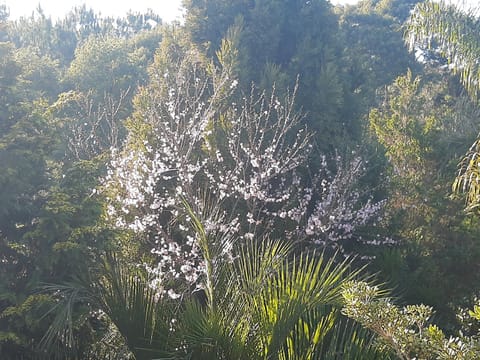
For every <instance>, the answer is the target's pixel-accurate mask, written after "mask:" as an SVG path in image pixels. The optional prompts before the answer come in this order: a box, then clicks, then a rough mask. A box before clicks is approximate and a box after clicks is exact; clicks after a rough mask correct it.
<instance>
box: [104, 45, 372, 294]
mask: <svg viewBox="0 0 480 360" xmlns="http://www.w3.org/2000/svg"><path fill="white" fill-rule="evenodd" d="M217 59H218V62H219V66H215V65H214V64H213V63H212V62H211V61H209V60H207V59H205V58H204V57H202V55H201V54H200V53H199V52H198V51H196V50H195V49H193V48H192V47H191V46H190V45H188V44H183V43H182V42H181V41H176V42H175V41H173V39H165V40H164V41H163V42H162V47H161V49H160V51H159V53H158V54H157V58H156V60H155V63H154V65H153V66H152V68H151V69H150V77H151V81H150V84H149V86H148V87H146V88H144V89H143V90H142V91H141V92H140V93H139V95H138V96H137V98H136V112H135V114H134V116H133V118H132V119H131V120H129V122H128V123H127V128H128V131H129V133H128V137H127V141H126V144H125V147H124V149H122V150H118V149H114V150H113V152H112V161H111V164H110V169H109V173H108V176H107V177H106V178H105V181H104V185H105V189H106V194H107V198H108V205H107V213H108V216H109V217H110V218H111V219H112V221H113V223H114V225H115V226H116V227H119V228H124V229H130V230H132V232H133V233H136V234H140V235H141V236H142V237H146V238H148V240H149V241H150V243H151V244H153V248H152V251H151V253H152V254H154V255H156V256H158V257H157V260H158V261H156V262H155V266H154V267H150V270H151V272H152V274H154V278H155V284H156V285H158V289H159V291H160V293H162V294H164V293H165V294H168V295H170V297H179V296H181V295H180V293H181V290H180V291H179V289H181V288H182V287H181V286H180V284H184V285H185V284H186V285H188V287H190V285H191V284H197V285H198V284H199V283H201V281H199V277H200V276H203V274H204V273H205V271H206V269H205V267H206V266H207V265H208V262H206V261H205V260H206V258H211V259H210V260H211V262H212V263H215V262H216V261H218V260H219V257H227V258H228V257H232V256H235V254H233V253H232V251H231V249H232V243H233V241H234V240H233V239H237V240H238V239H243V240H247V239H252V238H262V237H263V236H277V237H280V238H291V239H295V240H298V241H300V240H306V241H308V242H309V243H311V244H318V245H322V246H332V247H336V248H339V249H340V250H342V249H343V247H342V245H341V244H342V241H344V240H348V239H353V238H354V236H353V235H354V233H355V230H356V228H358V227H359V226H362V225H366V224H367V223H368V222H369V221H371V220H372V219H374V218H376V217H377V216H378V215H379V212H380V210H381V207H382V203H374V202H372V201H371V200H368V199H366V200H365V201H363V200H364V199H363V198H362V196H360V194H359V193H358V192H357V191H355V184H356V181H357V179H358V178H359V177H360V176H361V174H362V171H363V170H364V166H363V164H362V160H361V158H360V157H356V158H354V159H353V161H352V162H351V163H350V164H348V165H347V166H346V167H340V166H337V168H338V169H337V172H336V174H335V175H333V174H332V173H331V172H330V170H329V169H328V166H327V161H326V158H325V157H324V158H323V162H322V164H320V171H319V173H318V174H314V175H312V176H310V177H306V176H305V175H304V174H305V173H307V170H308V166H307V160H308V156H309V153H310V151H311V148H312V146H311V144H310V138H311V135H312V134H311V133H310V132H309V131H308V130H307V129H306V128H305V126H304V125H302V115H301V114H300V113H298V112H297V111H295V109H294V99H295V93H296V88H295V89H294V90H293V91H292V92H291V93H289V94H288V95H287V96H286V97H285V98H284V99H282V100H280V99H278V98H277V97H276V95H275V91H273V92H272V95H271V96H267V95H266V94H265V93H260V94H257V92H256V90H255V88H252V90H251V92H250V94H248V95H242V94H241V93H240V92H239V91H238V90H237V81H236V79H235V76H234V74H235V66H236V62H235V59H236V51H235V42H234V40H233V39H226V40H224V42H223V45H222V48H221V49H220V50H219V51H218V53H217ZM341 163H342V162H341V159H338V161H337V165H340V164H341ZM185 204H188V206H189V207H191V209H192V211H193V213H195V214H197V216H198V217H199V219H200V221H201V222H202V224H203V227H204V229H205V234H204V235H205V239H208V241H207V242H208V243H209V244H208V245H209V246H215V247H216V248H217V249H218V251H216V252H215V255H214V256H213V255H211V254H207V253H208V252H209V251H210V250H209V248H206V247H205V246H203V245H202V241H201V239H200V238H199V236H198V234H197V235H195V236H192V235H191V232H189V229H188V224H189V222H190V220H191V217H190V216H189V215H188V214H187V215H185V211H184V209H185ZM235 241H236V240H235ZM207 255H208V256H207ZM207 273H208V271H207ZM172 283H174V284H175V286H173V285H172ZM167 288H168V289H167ZM173 289H176V290H175V291H174V290H173Z"/></svg>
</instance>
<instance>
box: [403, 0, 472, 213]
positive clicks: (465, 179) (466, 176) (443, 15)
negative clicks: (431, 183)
mask: <svg viewBox="0 0 480 360" xmlns="http://www.w3.org/2000/svg"><path fill="white" fill-rule="evenodd" d="M479 31H480V25H479V22H478V19H477V17H476V16H475V15H474V13H465V12H463V11H461V10H459V9H457V8H456V7H455V6H453V5H447V4H446V3H445V2H443V1H442V2H439V3H437V2H433V1H427V2H425V3H422V4H419V5H417V6H416V8H415V11H414V12H413V14H412V16H411V18H410V20H409V24H408V33H407V38H406V39H407V42H408V43H409V44H410V47H411V49H412V50H414V49H418V48H420V49H425V48H427V49H433V50H434V51H435V52H437V53H439V54H440V55H441V56H442V57H445V58H446V59H447V60H448V62H449V64H450V66H449V68H451V69H452V71H453V72H454V73H455V74H458V75H459V77H460V80H461V82H462V84H463V85H464V86H465V89H466V90H467V92H468V93H469V94H470V95H471V96H472V97H473V98H474V99H477V97H478V92H479V84H480V68H479V66H480V65H479V64H478V58H479V57H480V38H479V37H478V33H479ZM479 145H480V141H479V140H477V141H475V142H474V144H473V145H472V146H471V148H470V150H469V152H468V153H467V154H466V155H465V157H464V158H463V160H462V162H461V163H460V166H459V171H458V176H457V178H456V180H455V182H454V185H453V190H454V191H456V192H463V193H466V207H467V210H472V211H477V208H478V207H479V205H480V176H479V172H478V169H479V166H478V165H479V161H480V160H479V159H480V156H479V148H480V147H479Z"/></svg>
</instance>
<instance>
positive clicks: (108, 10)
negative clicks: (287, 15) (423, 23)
mask: <svg viewBox="0 0 480 360" xmlns="http://www.w3.org/2000/svg"><path fill="white" fill-rule="evenodd" d="M357 1H358V0H333V1H332V3H350V4H351V3H356V2H357ZM39 3H40V4H41V6H42V8H43V10H44V12H45V14H47V15H50V16H51V17H52V18H53V19H56V18H58V17H63V15H64V14H66V13H67V12H68V11H70V10H71V9H72V8H73V7H75V6H78V5H82V4H86V5H87V8H93V9H94V10H95V11H96V12H100V13H101V14H102V15H103V16H123V15H125V14H126V13H127V12H128V11H129V10H133V11H135V12H145V11H146V10H147V9H152V10H153V11H154V12H155V13H157V14H159V15H160V17H161V18H162V19H163V20H164V21H172V20H175V19H179V18H180V17H181V11H180V7H181V6H180V3H181V0H133V1H132V0H0V4H5V5H7V7H8V8H9V9H10V18H11V19H17V18H19V17H20V16H30V15H31V14H32V12H33V11H34V10H35V9H36V8H37V6H38V4H39Z"/></svg>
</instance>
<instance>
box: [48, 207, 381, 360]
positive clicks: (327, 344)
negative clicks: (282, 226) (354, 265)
mask: <svg viewBox="0 0 480 360" xmlns="http://www.w3.org/2000/svg"><path fill="white" fill-rule="evenodd" d="M186 209H187V214H188V215H189V217H190V219H192V220H191V226H192V229H193V230H194V232H195V233H196V234H197V241H198V243H199V247H200V249H201V252H202V255H203V257H204V262H205V264H206V265H205V269H206V271H205V276H204V278H203V282H202V286H203V295H204V296H203V297H204V299H203V301H200V300H199V297H198V296H195V294H194V293H187V294H184V296H183V297H182V298H181V299H177V300H172V299H169V298H168V297H165V298H158V297H157V296H156V294H155V291H154V290H153V289H152V288H151V287H149V285H148V282H147V279H146V277H145V276H144V274H143V273H142V272H141V271H138V270H135V271H132V268H131V267H129V266H126V264H125V263H123V262H122V261H120V260H119V259H116V258H115V257H113V256H106V257H105V259H104V263H103V264H102V265H101V267H100V268H101V271H100V272H99V273H100V274H101V275H100V276H97V278H96V279H94V280H92V279H90V280H89V281H88V282H83V285H82V284H77V285H75V286H64V287H56V288H55V291H57V293H58V291H60V296H59V297H60V298H62V299H63V301H62V302H60V303H59V305H58V308H57V310H61V311H57V313H58V314H59V316H58V317H57V321H56V322H55V323H54V324H53V326H52V327H51V329H50V331H49V332H48V333H47V335H46V337H45V345H47V347H48V346H52V344H54V340H55V339H63V340H65V339H70V340H69V341H70V343H68V344H65V345H68V346H73V345H74V344H73V338H74V337H73V336H72V329H71V322H70V325H69V321H70V319H71V317H69V316H66V314H71V313H72V311H71V308H72V306H74V304H75V301H74V297H75V296H76V297H77V298H78V299H79V300H81V301H83V302H88V303H89V304H90V305H91V306H92V307H93V308H95V309H100V310H101V311H102V312H103V313H105V314H106V316H108V318H109V319H110V321H111V322H112V323H113V324H114V325H115V328H116V330H117V331H118V333H119V334H121V337H122V338H123V339H124V340H125V344H126V346H127V347H128V349H130V351H131V352H132V354H133V356H134V357H135V359H137V360H140V359H196V360H197V359H200V360H201V359H232V360H233V359H246V360H247V359H248V360H253V359H259V360H260V359H262V360H267V359H278V360H283V359H285V360H286V359H303V360H308V359H320V358H321V359H379V358H387V357H386V356H383V357H382V356H381V354H379V353H378V352H377V351H376V350H375V348H374V347H373V344H372V340H373V337H372V334H371V333H369V332H368V331H367V330H365V329H362V328H361V327H359V325H357V324H356V323H354V322H353V321H351V320H348V319H347V318H346V317H344V316H343V315H342V314H341V307H342V291H343V285H344V284H345V283H346V282H348V281H351V280H353V279H355V278H358V277H359V271H353V270H352V269H351V260H349V259H346V260H343V261H338V259H337V258H335V257H334V258H331V259H327V258H326V257H325V256H324V255H323V254H318V253H316V252H304V253H299V254H298V251H294V248H293V246H292V245H291V244H289V243H286V242H285V241H280V240H270V239H268V238H264V239H261V241H258V240H257V241H255V240H251V241H247V242H243V243H240V242H237V243H235V244H234V247H233V252H234V256H233V258H231V257H229V258H225V257H222V254H223V253H224V252H223V251H222V247H224V246H225V244H227V243H229V244H231V242H232V238H231V237H228V236H219V235H218V234H212V233H209V232H208V231H207V230H206V229H205V227H204V226H203V222H202V220H201V217H199V216H197V214H195V213H194V212H193V210H192V209H191V208H190V207H189V206H188V204H186ZM50 290H53V288H51V289H50ZM69 309H70V310H69Z"/></svg>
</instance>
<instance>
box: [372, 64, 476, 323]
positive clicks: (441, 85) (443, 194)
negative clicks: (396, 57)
mask: <svg viewBox="0 0 480 360" xmlns="http://www.w3.org/2000/svg"><path fill="white" fill-rule="evenodd" d="M446 79H447V77H446V76H445V75H443V74H434V75H432V74H425V78H424V79H421V78H420V77H414V76H413V75H412V73H411V72H408V73H407V74H406V75H405V76H402V77H399V78H397V80H396V81H395V83H394V84H393V85H392V86H390V87H388V88H387V89H386V92H385V94H384V98H383V100H382V102H383V103H382V104H381V106H379V107H378V108H374V109H372V110H371V112H370V115H369V120H370V126H371V130H372V133H373V135H374V136H375V138H376V139H377V140H378V141H379V142H380V144H382V145H383V147H384V149H385V154H386V156H387V158H388V160H389V163H390V166H391V168H390V169H389V170H388V172H387V177H386V184H387V189H388V197H387V198H388V201H387V205H386V209H387V211H386V212H387V213H388V214H390V217H389V222H390V227H389V233H390V234H389V235H390V236H393V237H394V238H397V239H401V241H400V244H402V245H400V247H397V249H396V250H387V251H385V252H384V253H383V254H382V255H379V257H378V258H377V259H376V260H375V261H374V266H379V267H380V269H381V270H382V273H383V276H385V275H386V274H389V275H387V278H388V277H389V280H392V281H393V283H394V285H393V286H396V285H400V288H401V291H402V292H403V293H404V296H405V297H406V298H407V299H408V300H409V301H411V302H418V301H420V302H424V303H427V304H429V305H433V306H435V307H436V308H438V309H439V310H440V312H441V314H442V316H443V318H442V319H441V320H442V321H444V322H450V323H453V322H454V319H453V314H452V309H448V306H449V305H448V303H447V301H445V299H448V302H451V303H454V304H455V303H459V302H462V301H463V298H464V297H467V298H468V297H470V296H472V293H473V292H474V291H475V290H474V289H476V288H477V287H478V281H479V279H478V278H476V277H475V276H472V277H465V276H464V274H465V273H469V274H475V273H476V272H477V270H476V261H475V260H474V258H475V257H476V256H477V255H476V254H477V253H478V250H479V248H478V245H477V244H476V242H475V238H476V236H477V233H478V221H476V219H472V218H469V217H468V216H465V214H463V213H462V212H461V211H460V210H461V204H459V203H458V202H457V201H453V200H452V199H450V198H449V190H450V185H449V179H450V174H451V172H452V171H453V167H454V166H455V162H456V159H457V156H458V154H459V153H461V152H462V151H464V150H463V149H464V148H463V144H464V143H465V142H466V141H467V142H468V141H469V140H468V139H470V138H471V133H470V128H469V127H468V125H467V124H468V123H473V122H475V120H474V119H475V117H476V111H475V107H473V106H472V104H471V103H469V102H468V99H465V98H464V97H461V96H460V97H456V96H457V95H456V94H455V86H452V84H454V82H453V81H451V82H450V83H449V82H448V81H446ZM452 91H453V92H452ZM462 123H463V125H464V126H458V124H462ZM465 125H466V126H465ZM380 253H382V251H380ZM459 264H461V267H462V270H461V271H458V268H459ZM433 269H434V270H433ZM402 274H403V275H402ZM437 275H438V276H437ZM467 283H468V284H470V285H467ZM417 285H418V286H417ZM449 317H450V318H449Z"/></svg>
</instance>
